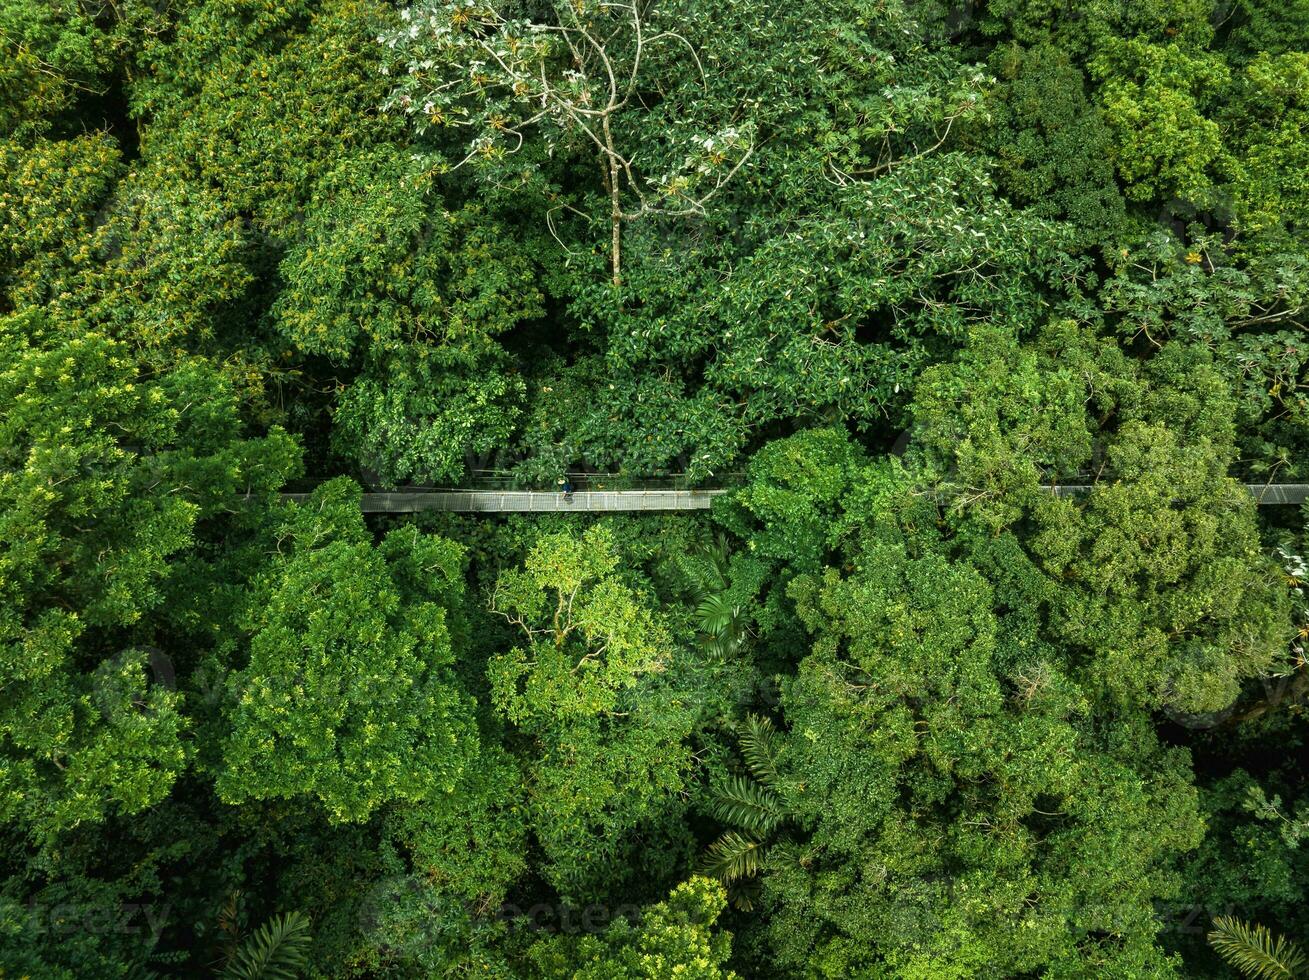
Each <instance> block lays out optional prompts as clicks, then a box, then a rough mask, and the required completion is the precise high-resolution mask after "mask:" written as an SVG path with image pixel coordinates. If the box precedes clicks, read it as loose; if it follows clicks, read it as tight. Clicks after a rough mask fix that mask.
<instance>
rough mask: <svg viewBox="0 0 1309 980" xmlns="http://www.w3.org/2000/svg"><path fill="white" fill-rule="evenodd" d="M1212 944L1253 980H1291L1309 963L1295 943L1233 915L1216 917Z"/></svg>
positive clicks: (1224, 957)
mask: <svg viewBox="0 0 1309 980" xmlns="http://www.w3.org/2000/svg"><path fill="white" fill-rule="evenodd" d="M1209 945H1210V946H1212V947H1213V948H1214V950H1215V951H1216V952H1217V953H1218V955H1219V956H1221V957H1222V958H1223V959H1224V960H1226V961H1227V962H1228V963H1230V964H1231V965H1232V966H1233V967H1234V968H1236V969H1237V970H1239V971H1240V972H1241V974H1242V975H1243V976H1246V977H1249V978H1250V980H1291V978H1294V977H1298V976H1300V975H1301V973H1302V972H1303V970H1304V968H1305V966H1306V964H1309V960H1306V958H1305V955H1304V953H1303V952H1302V951H1301V949H1300V947H1298V946H1297V945H1295V943H1292V942H1289V941H1288V940H1287V939H1286V938H1285V937H1283V936H1274V935H1273V934H1272V933H1271V932H1270V931H1269V930H1268V928H1267V927H1265V926H1261V925H1259V924H1258V923H1253V924H1251V923H1248V922H1242V921H1241V920H1240V919H1236V918H1232V917H1229V916H1219V917H1218V918H1216V919H1214V928H1213V931H1211V932H1210V933H1209Z"/></svg>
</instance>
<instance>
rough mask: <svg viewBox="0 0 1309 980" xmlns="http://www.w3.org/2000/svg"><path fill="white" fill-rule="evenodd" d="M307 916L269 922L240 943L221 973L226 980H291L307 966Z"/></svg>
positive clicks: (296, 914) (280, 917) (295, 914)
mask: <svg viewBox="0 0 1309 980" xmlns="http://www.w3.org/2000/svg"><path fill="white" fill-rule="evenodd" d="M309 941H310V935H309V917H308V916H306V915H304V914H302V913H300V912H288V913H287V914H286V915H278V916H274V917H273V918H271V919H269V920H268V921H267V922H265V923H264V924H263V925H262V926H260V927H259V929H258V931H256V932H255V934H254V935H253V936H251V937H250V938H249V939H247V940H246V941H245V942H244V943H242V944H241V948H240V949H238V950H237V951H236V955H235V956H234V957H233V958H232V961H231V962H230V963H228V964H227V969H226V970H224V971H223V976H224V978H226V980H295V978H296V977H297V976H299V974H300V971H301V970H303V969H305V968H306V967H307V966H308V965H309Z"/></svg>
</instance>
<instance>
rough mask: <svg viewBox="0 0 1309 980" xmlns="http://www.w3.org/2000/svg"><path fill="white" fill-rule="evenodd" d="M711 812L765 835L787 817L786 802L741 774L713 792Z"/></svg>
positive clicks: (723, 820) (752, 831)
mask: <svg viewBox="0 0 1309 980" xmlns="http://www.w3.org/2000/svg"><path fill="white" fill-rule="evenodd" d="M711 809H712V811H713V815H714V816H715V817H717V818H718V819H719V820H721V821H722V822H723V823H730V824H735V825H736V826H738V827H740V828H742V829H743V830H748V831H750V832H751V833H755V834H766V833H768V832H769V831H770V830H772V829H773V828H774V827H776V826H777V825H778V824H780V823H781V822H782V821H783V820H785V819H786V816H787V814H786V805H785V804H784V803H783V802H782V801H781V799H780V798H779V797H778V796H777V794H776V793H773V792H772V791H771V790H769V789H765V788H764V787H763V786H760V785H758V784H757V783H754V782H752V781H750V780H749V779H745V778H743V777H741V776H733V777H731V778H729V779H728V780H727V782H726V783H725V784H724V785H723V787H722V789H719V790H718V791H717V792H715V793H714V799H713V803H712V807H711Z"/></svg>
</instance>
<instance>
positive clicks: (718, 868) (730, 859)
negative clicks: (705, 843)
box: [699, 831, 764, 884]
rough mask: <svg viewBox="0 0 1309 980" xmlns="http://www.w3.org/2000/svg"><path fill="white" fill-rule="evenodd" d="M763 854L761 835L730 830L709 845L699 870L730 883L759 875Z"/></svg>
mask: <svg viewBox="0 0 1309 980" xmlns="http://www.w3.org/2000/svg"><path fill="white" fill-rule="evenodd" d="M763 856H764V842H763V841H762V840H761V839H760V838H759V837H757V836H755V835H754V834H738V833H736V832H735V831H730V832H728V833H726V834H723V836H722V837H720V838H718V840H716V841H714V842H713V843H712V844H710V845H709V849H708V850H707V851H706V852H705V856H704V858H703V859H702V860H701V862H700V869H699V870H700V873H701V874H704V875H709V876H711V877H714V878H717V879H718V880H720V881H722V882H723V883H724V884H729V883H731V882H733V881H739V880H740V879H742V878H752V877H754V876H755V875H757V874H758V873H759V868H760V867H761V866H762V864H763Z"/></svg>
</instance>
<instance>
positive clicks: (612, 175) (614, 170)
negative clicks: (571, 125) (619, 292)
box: [602, 116, 623, 289]
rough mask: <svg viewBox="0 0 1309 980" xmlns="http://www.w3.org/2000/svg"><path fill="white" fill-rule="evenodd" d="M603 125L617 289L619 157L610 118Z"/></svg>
mask: <svg viewBox="0 0 1309 980" xmlns="http://www.w3.org/2000/svg"><path fill="white" fill-rule="evenodd" d="M602 125H603V127H604V137H605V147H606V151H607V152H606V156H607V157H608V160H609V181H608V183H609V223H610V231H611V233H612V235H613V240H612V242H611V244H610V246H609V255H610V258H611V260H612V264H613V270H614V288H615V289H617V288H618V287H620V286H621V285H622V284H623V209H622V206H621V204H620V199H619V195H618V156H617V154H616V153H615V152H614V138H613V134H612V133H611V132H610V131H609V117H608V116H605V117H604V119H603V122H602Z"/></svg>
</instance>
